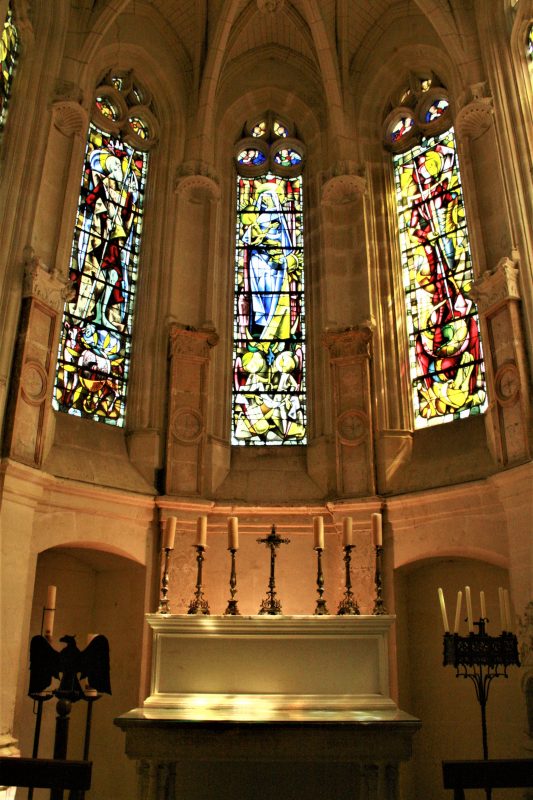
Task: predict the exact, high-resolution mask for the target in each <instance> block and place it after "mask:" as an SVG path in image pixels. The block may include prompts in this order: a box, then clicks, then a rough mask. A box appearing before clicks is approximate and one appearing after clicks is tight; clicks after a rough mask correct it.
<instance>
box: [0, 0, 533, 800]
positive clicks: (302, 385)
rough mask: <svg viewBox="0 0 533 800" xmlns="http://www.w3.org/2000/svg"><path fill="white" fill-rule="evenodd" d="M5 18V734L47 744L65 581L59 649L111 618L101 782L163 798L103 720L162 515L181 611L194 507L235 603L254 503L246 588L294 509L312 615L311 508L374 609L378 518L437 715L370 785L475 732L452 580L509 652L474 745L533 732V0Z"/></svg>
mask: <svg viewBox="0 0 533 800" xmlns="http://www.w3.org/2000/svg"><path fill="white" fill-rule="evenodd" d="M0 19H1V20H2V21H4V20H6V25H5V27H4V34H3V39H2V43H1V48H2V49H1V50H0V57H1V59H0V60H1V63H2V76H1V87H0V88H1V89H2V92H3V94H2V98H1V100H2V106H1V110H0V137H1V138H0V242H1V246H0V429H1V443H2V452H1V461H0V537H1V550H0V552H1V560H0V569H1V576H0V581H1V586H0V592H1V595H0V596H1V602H0V615H1V635H2V648H1V653H2V655H1V665H2V666H1V681H0V703H1V704H0V755H12V756H14V757H17V755H22V756H30V755H31V753H32V743H33V737H34V728H35V708H34V705H33V703H32V700H31V699H30V698H29V697H28V680H29V644H30V640H31V638H32V637H33V636H35V635H39V634H41V633H42V623H43V609H44V608H45V607H47V598H48V597H49V595H48V594H47V593H48V591H49V589H48V587H50V586H54V587H56V601H55V613H54V621H53V636H52V638H51V644H52V646H53V647H55V648H56V649H60V647H61V644H60V642H59V639H60V637H61V636H63V635H64V634H71V635H74V634H75V635H76V637H77V641H78V644H79V646H80V648H82V647H83V646H84V643H85V642H86V641H88V637H89V639H90V637H91V634H94V633H95V632H98V633H100V634H103V635H105V636H106V637H107V638H108V640H109V647H110V658H111V684H112V695H111V696H108V695H104V696H103V697H102V698H101V699H100V700H99V702H98V703H97V704H95V708H94V716H93V728H92V736H91V752H90V757H91V760H92V761H93V778H92V788H91V790H90V791H89V792H88V793H87V798H88V799H89V798H92V799H93V800H127V799H129V798H133V797H139V798H140V800H143V798H148V797H150V798H152V797H154V798H155V797H156V795H155V794H153V795H151V794H148V793H146V794H143V793H142V792H143V791H145V790H144V789H137V788H136V787H137V785H138V781H139V780H140V778H139V774H140V773H139V772H138V765H137V764H136V761H135V757H133V756H132V755H131V753H129V754H126V752H125V736H124V731H123V730H121V729H120V728H119V727H118V726H117V725H116V724H114V720H115V719H116V718H118V717H120V716H121V715H124V714H125V713H126V712H128V711H129V710H130V709H134V708H138V707H142V705H143V702H144V700H145V698H146V697H147V696H148V695H149V694H150V680H151V671H152V668H153V667H152V649H153V648H152V629H151V627H149V626H148V625H147V624H146V620H145V615H146V614H153V613H154V612H157V609H158V604H159V603H160V600H161V594H160V593H161V574H162V546H163V542H164V536H165V530H166V529H167V530H168V525H169V522H168V520H169V519H171V518H175V526H176V529H175V540H174V542H173V549H172V550H171V551H170V553H169V570H168V603H169V609H170V612H171V614H172V615H186V614H187V610H188V608H189V604H190V602H191V598H192V597H193V595H194V591H195V582H196V580H197V559H196V554H197V553H196V552H195V550H194V547H192V545H193V544H194V543H195V541H196V539H195V537H196V536H197V526H198V525H199V523H198V519H199V518H206V523H205V524H206V526H207V549H206V550H205V562H204V563H203V588H204V592H205V596H206V598H207V599H208V602H209V608H210V614H211V615H212V616H213V617H216V616H218V615H224V611H225V609H226V606H227V604H228V598H229V584H228V580H229V577H230V560H229V554H228V538H227V537H228V518H231V517H236V518H237V519H238V533H239V543H238V551H237V553H236V564H237V594H236V597H237V598H238V604H239V610H240V614H241V615H242V617H243V619H244V618H245V617H250V616H253V615H257V614H258V609H259V607H260V604H261V601H262V599H263V598H264V596H265V592H266V589H267V582H268V577H269V576H268V569H269V561H268V559H269V555H268V551H267V548H265V546H264V544H261V543H258V542H257V540H258V539H260V538H264V537H267V536H268V535H269V532H270V531H271V528H272V526H273V525H275V527H276V531H277V533H278V535H279V536H280V537H285V538H288V539H290V543H288V544H283V545H282V546H280V547H279V548H278V550H277V551H276V555H277V561H276V590H277V593H278V597H279V600H280V603H281V605H282V617H283V619H284V618H285V617H287V618H289V617H299V616H300V615H314V611H315V606H316V601H317V553H316V551H315V549H314V545H316V539H315V540H314V538H313V536H314V535H315V536H316V530H314V526H316V523H315V522H314V520H315V519H316V518H318V517H320V518H322V523H320V524H321V525H323V541H324V544H323V550H321V551H320V553H321V555H322V561H321V564H322V568H323V581H324V586H323V589H324V597H325V598H326V600H327V606H328V609H329V614H330V615H336V612H337V609H338V607H339V604H340V603H341V601H342V597H343V593H344V591H345V562H344V561H343V544H344V540H343V536H344V533H345V528H344V525H345V520H346V519H347V518H349V519H350V520H351V522H350V526H351V527H350V531H351V533H350V535H351V536H353V548H352V551H351V580H352V588H353V593H354V596H355V598H356V601H357V604H358V610H359V611H360V614H361V622H364V620H363V617H364V616H365V615H372V613H373V608H374V602H375V591H376V587H375V544H376V542H375V541H373V539H372V531H371V519H372V515H373V514H374V515H376V514H378V515H381V517H380V519H381V523H382V547H383V550H382V559H381V579H382V592H383V601H384V605H385V607H386V611H387V613H388V614H389V615H393V616H394V617H395V619H394V620H393V621H392V622H391V625H390V633H389V634H388V656H387V659H388V660H387V664H388V671H389V681H390V696H391V698H393V700H394V703H395V704H396V706H397V707H398V708H399V709H401V710H402V711H403V712H406V714H408V715H411V716H412V717H413V718H415V719H416V720H419V721H420V727H419V730H417V731H416V732H415V733H414V735H413V736H412V753H411V754H410V755H409V757H406V758H404V760H403V763H402V764H401V768H400V771H399V779H398V781H397V783H395V780H396V779H394V781H393V780H392V779H391V782H390V785H389V784H387V785H388V786H389V788H388V789H387V791H388V792H389V793H388V794H385V793H384V794H379V797H380V798H381V797H387V798H393V797H395V798H397V799H398V800H445V798H446V797H448V796H450V797H451V792H449V791H446V790H445V789H444V788H443V785H442V771H441V762H442V761H443V760H446V759H476V758H481V755H482V754H481V733H480V718H479V705H478V703H477V702H476V698H475V693H474V688H473V686H472V684H471V682H470V681H469V680H462V679H460V678H457V677H456V675H455V670H454V669H453V668H452V667H451V666H447V667H444V666H443V663H442V648H443V620H442V614H441V609H440V607H439V597H438V594H437V591H438V589H439V588H441V589H442V591H443V596H444V598H445V601H446V605H447V614H448V617H449V619H450V622H452V621H453V618H454V615H455V611H456V606H455V603H456V598H457V593H458V592H459V591H461V592H462V593H463V600H462V602H463V605H462V606H461V610H460V614H459V617H460V625H461V626H462V627H461V633H462V634H464V635H467V628H466V623H465V618H466V609H465V605H464V602H465V592H466V590H465V587H466V586H468V587H469V588H470V591H471V600H472V604H473V616H474V618H475V619H476V620H477V619H478V618H479V617H480V615H482V608H481V607H480V602H481V600H480V592H483V593H484V600H485V603H486V615H483V616H486V618H487V619H488V620H489V622H488V623H487V626H488V630H489V632H491V633H492V634H493V635H495V636H496V635H498V634H499V633H500V615H501V614H502V613H504V612H505V606H504V607H503V611H502V602H501V598H502V597H506V598H507V602H508V605H507V613H508V620H507V622H508V623H509V624H508V627H509V628H510V630H511V631H512V632H513V633H514V634H515V635H516V637H517V643H518V652H519V655H520V662H521V666H520V667H516V666H514V667H510V668H509V670H508V675H507V678H503V677H502V678H499V679H498V680H495V681H494V682H493V684H492V687H491V694H490V700H489V703H488V707H487V725H488V737H489V746H490V755H491V756H492V757H495V758H496V757H497V758H532V757H533V592H532V588H533V540H532V536H531V522H532V518H533V513H532V512H533V500H532V497H533V492H532V489H533V481H532V476H533V471H532V466H531V446H532V426H531V412H530V403H529V398H530V376H531V368H532V363H533V292H532V272H533V227H532V224H531V221H532V220H533V190H532V174H533V172H532V170H533V124H532V123H533V32H532V31H533V0H53V2H50V0H0ZM80 179H81V181H80ZM80 187H81V188H80ZM424 304H425V305H424ZM205 619H208V617H207V616H206V617H205ZM283 619H282V618H281V617H280V620H281V621H282V622H283ZM345 619H346V618H345ZM350 619H351V621H353V623H354V624H356V625H357V624H358V619H357V618H356V617H353V618H350ZM502 619H503V617H502ZM312 621H313V620H311V622H312ZM273 622H275V620H273ZM236 624H238V623H236ZM343 624H344V623H343ZM347 624H350V621H348V623H347ZM369 624H370V623H369ZM502 625H503V622H502ZM452 631H453V626H452ZM323 646H324V647H325V648H327V647H328V644H327V640H325V641H324V643H323ZM332 652H334V650H332ZM321 663H325V668H324V671H323V672H322V673H321V675H320V676H315V677H316V679H317V680H319V679H320V681H321V682H322V683H323V686H324V691H326V689H327V686H328V682H329V681H333V682H334V681H335V680H336V678H335V673H336V670H338V669H339V666H338V664H337V663H336V662H335V658H334V657H333V656H332V657H331V659H330V661H327V660H326V661H324V662H321ZM288 668H289V667H288ZM247 669H248V670H249V671H254V670H255V671H256V672H257V673H258V674H259V675H260V673H261V658H260V657H259V659H258V660H256V661H252V662H250V664H249V666H248V667H247ZM354 669H355V670H356V669H357V665H355V666H354ZM309 670H310V671H311V672H312V670H313V665H312V664H310V666H309ZM296 679H297V675H296V676H295V675H294V674H293V675H292V676H291V680H293V681H295V680H296ZM302 680H303V675H302ZM259 683H260V681H259ZM296 683H297V680H296ZM82 705H83V704H82V703H80V704H74V707H73V711H72V715H71V717H72V719H71V729H70V739H69V758H80V757H81V755H80V754H81V750H82V747H83V736H84V723H85V718H84V716H83V714H82V709H81V706H82ZM52 706H53V704H52V703H48V704H45V708H44V713H43V720H42V730H41V740H40V751H39V755H40V756H43V757H51V754H52V747H53V737H54V723H55V714H54V712H53V708H52ZM265 747H268V738H267V739H265ZM205 769H206V770H208V767H205ZM283 769H284V770H286V771H287V772H290V771H291V766H290V764H289V765H287V764H285V765H284V766H283ZM236 773H239V774H242V775H243V776H244V775H245V774H247V766H246V764H241V766H239V767H238V769H233V770H232V771H231V776H232V779H234V778H235V774H236ZM205 774H207V773H205ZM340 774H341V773H339V775H340ZM210 775H211V778H210V780H211V781H212V782H214V784H215V785H216V782H217V775H218V776H219V777H218V780H219V781H220V784H219V793H218V795H217V794H216V793H215V795H214V796H218V797H219V798H224V797H226V796H228V795H226V794H225V793H224V791H225V789H224V787H223V783H224V782H226V783H227V782H228V781H229V777H228V774H226V777H224V773H223V771H222V770H221V771H220V772H217V770H214V771H212V772H211V773H210ZM141 777H142V776H141ZM192 780H196V781H197V777H196V778H192ZM243 780H244V778H243ZM247 780H248V781H249V782H250V781H251V782H252V783H253V782H254V780H258V779H254V777H253V772H252V773H250V775H248V777H247ZM338 780H339V784H338V785H339V786H340V785H341V784H342V775H341V777H339V778H338ZM380 781H381V778H380ZM141 783H142V781H141ZM393 783H394V786H393ZM336 785H337V784H336ZM365 785H366V784H365ZM369 785H370V784H369ZM228 786H229V783H228ZM232 786H233V784H232ZM332 786H333V783H332V784H331V785H330V791H329V792H328V789H327V787H326V786H324V788H323V790H322V793H321V796H322V797H324V798H330V800H344V795H343V793H342V789H339V788H337V789H334V788H331V787H332ZM380 786H381V784H380ZM234 788H235V787H233V788H232V792H234V793H233V796H238V789H237V792H236V793H235V791H234ZM148 791H149V790H148V789H146V792H148ZM380 791H383V792H385V789H384V788H383V789H382V790H380ZM531 791H532V790H530V792H531ZM26 792H27V790H22V789H21V790H19V792H18V793H17V797H22V796H24V797H26V796H27V795H26ZM47 796H48V795H47V794H46V793H45V792H44V790H36V792H35V800H41V798H44V797H47ZM173 796H174V795H173ZM179 796H180V797H181V796H182V795H179ZM210 796H211V795H210ZM243 796H244V795H243ZM254 796H255V797H257V798H262V797H263V796H264V795H263V794H262V793H261V784H260V781H258V783H257V786H256V787H255V795H254ZM278 796H279V797H280V798H281V800H283V792H281V793H278ZM305 796H307V797H311V796H312V794H309V793H307V794H306V795H305ZM350 796H352V795H350ZM482 796H484V795H482V793H481V792H479V794H477V793H476V792H472V793H471V797H472V798H478V797H479V798H480V797H482ZM526 796H527V797H531V796H532V795H531V794H528V795H526V794H525V793H524V792H523V791H522V792H521V791H519V790H513V791H508V792H506V793H505V794H503V793H502V794H501V795H500V794H496V793H495V795H494V797H495V798H499V797H502V798H503V797H505V798H509V800H511V798H523V797H526ZM0 797H3V798H5V800H8V798H12V797H14V795H13V790H10V789H8V788H4V789H2V788H0ZM157 797H158V798H159V797H165V798H166V797H170V795H169V794H167V795H165V794H158V795H157ZM176 797H177V795H176ZM191 797H192V796H191ZM206 797H207V795H206ZM288 797H289V795H288V794H287V795H286V797H285V800H288ZM359 797H360V798H361V799H363V798H368V799H369V800H371V798H373V797H376V798H377V797H378V794H375V795H374V794H372V792H371V790H370V789H368V793H367V794H365V793H364V791H363V789H362V790H361V793H360V795H359Z"/></svg>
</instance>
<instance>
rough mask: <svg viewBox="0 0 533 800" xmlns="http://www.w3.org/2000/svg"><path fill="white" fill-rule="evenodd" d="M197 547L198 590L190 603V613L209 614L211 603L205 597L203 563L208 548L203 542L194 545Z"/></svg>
mask: <svg viewBox="0 0 533 800" xmlns="http://www.w3.org/2000/svg"><path fill="white" fill-rule="evenodd" d="M193 547H196V563H197V564H198V572H197V577H196V591H195V593H194V598H193V600H191V602H190V605H189V611H188V613H189V614H209V613H210V611H209V604H208V602H207V600H206V599H205V597H204V593H203V591H202V563H203V560H204V555H203V553H204V550H205V549H206V548H205V547H204V545H202V544H196V545H193Z"/></svg>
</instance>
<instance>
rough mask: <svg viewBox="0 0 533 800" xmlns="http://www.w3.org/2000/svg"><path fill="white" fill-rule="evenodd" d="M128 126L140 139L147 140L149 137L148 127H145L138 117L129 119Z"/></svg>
mask: <svg viewBox="0 0 533 800" xmlns="http://www.w3.org/2000/svg"><path fill="white" fill-rule="evenodd" d="M130 125H131V127H132V130H133V132H134V133H136V134H137V136H138V137H139V138H140V139H147V138H148V136H149V135H150V131H149V130H148V125H146V124H145V123H144V122H143V121H142V119H139V117H130Z"/></svg>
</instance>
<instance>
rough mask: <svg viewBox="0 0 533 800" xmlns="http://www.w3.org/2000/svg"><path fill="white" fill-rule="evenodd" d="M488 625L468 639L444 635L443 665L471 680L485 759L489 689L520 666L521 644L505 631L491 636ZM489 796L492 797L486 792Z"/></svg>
mask: <svg viewBox="0 0 533 800" xmlns="http://www.w3.org/2000/svg"><path fill="white" fill-rule="evenodd" d="M487 622H488V619H487V618H486V617H481V618H480V620H479V622H474V625H477V626H478V628H479V630H478V631H477V633H470V634H469V635H468V636H459V634H458V633H445V634H444V653H443V666H448V665H450V664H451V665H452V666H453V667H455V675H456V677H457V678H459V677H460V678H470V680H471V681H472V683H473V684H474V687H475V690H476V698H477V701H478V703H479V705H480V707H481V734H482V741H483V758H484V759H488V757H489V749H488V744H487V715H486V709H487V701H488V699H489V689H490V685H491V683H492V681H493V680H494V678H500V677H502V676H503V677H504V678H507V668H508V667H510V666H512V665H515V666H517V667H519V666H520V661H519V658H518V642H517V638H516V636H515V635H514V633H509V632H507V631H502V632H501V634H500V635H499V636H489V635H488V634H487V633H486V631H485V625H486V623H487ZM487 797H490V794H488V793H487Z"/></svg>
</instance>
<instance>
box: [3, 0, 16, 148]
mask: <svg viewBox="0 0 533 800" xmlns="http://www.w3.org/2000/svg"><path fill="white" fill-rule="evenodd" d="M18 53H19V34H18V31H17V27H16V25H15V22H14V19H13V7H12V4H11V0H9V1H8V4H7V14H6V18H5V21H4V27H3V30H2V38H1V39H0V70H1V76H0V134H1V133H2V130H3V128H4V125H5V122H6V116H7V110H8V105H9V97H10V95H11V84H12V81H13V74H14V71H15V67H16V64H17V58H18Z"/></svg>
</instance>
